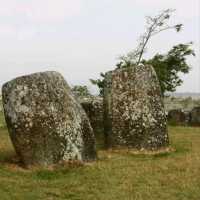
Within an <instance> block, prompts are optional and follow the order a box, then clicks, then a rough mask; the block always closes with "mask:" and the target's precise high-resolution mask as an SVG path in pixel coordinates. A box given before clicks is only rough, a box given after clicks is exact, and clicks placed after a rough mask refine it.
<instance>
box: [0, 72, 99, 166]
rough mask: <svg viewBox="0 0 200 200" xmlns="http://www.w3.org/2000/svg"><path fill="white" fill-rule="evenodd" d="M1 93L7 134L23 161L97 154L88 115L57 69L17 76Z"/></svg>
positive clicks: (47, 161)
mask: <svg viewBox="0 0 200 200" xmlns="http://www.w3.org/2000/svg"><path fill="white" fill-rule="evenodd" d="M2 94H3V107H4V112H5V118H6V122H7V126H8V130H9V133H10V137H11V140H12V142H13V145H14V147H15V150H16V152H17V154H18V155H19V157H20V158H21V160H22V162H23V163H24V164H25V165H42V166H48V165H51V164H56V163H59V162H62V161H90V160H94V159H95V158H96V150H95V139H94V133H93V130H92V128H91V125H90V123H89V119H88V117H87V115H86V113H85V112H84V110H83V109H82V107H81V105H80V104H79V103H78V102H77V101H76V99H75V98H74V96H73V94H72V92H71V90H70V87H69V86H68V84H67V82H66V81H65V80H64V78H63V77H62V76H61V75H60V74H59V73H57V72H42V73H35V74H31V75H28V76H22V77H19V78H16V79H14V80H12V81H10V82H7V83H6V84H4V85H3V88H2Z"/></svg>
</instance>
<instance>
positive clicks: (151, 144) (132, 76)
mask: <svg viewBox="0 0 200 200" xmlns="http://www.w3.org/2000/svg"><path fill="white" fill-rule="evenodd" d="M104 130H105V137H106V144H107V146H108V147H128V148H129V147H130V148H136V149H159V148H162V147H166V146H168V144H169V139H168V133H167V124H166V115H165V110H164V103H163V99H162V95H161V89H160V85H159V81H158V79H157V75H156V73H155V71H154V69H153V68H152V67H151V66H149V65H146V66H142V65H141V66H133V67H130V68H123V69H116V70H114V71H111V72H108V73H107V74H106V78H105V88H104Z"/></svg>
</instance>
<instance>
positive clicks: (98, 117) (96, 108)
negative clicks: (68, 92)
mask: <svg viewBox="0 0 200 200" xmlns="http://www.w3.org/2000/svg"><path fill="white" fill-rule="evenodd" d="M79 101H80V103H81V105H82V107H83V109H84V110H85V112H86V114H87V116H88V118H89V119H90V123H91V126H92V128H93V130H94V132H95V133H96V134H97V133H100V132H101V133H102V132H103V98H102V97H96V96H91V97H85V98H80V99H79Z"/></svg>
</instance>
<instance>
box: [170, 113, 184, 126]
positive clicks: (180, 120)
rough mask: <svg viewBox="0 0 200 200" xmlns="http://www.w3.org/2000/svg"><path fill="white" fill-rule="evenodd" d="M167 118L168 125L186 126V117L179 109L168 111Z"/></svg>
mask: <svg viewBox="0 0 200 200" xmlns="http://www.w3.org/2000/svg"><path fill="white" fill-rule="evenodd" d="M167 118H168V123H169V124H170V125H187V115H186V114H185V113H184V112H183V111H182V110H181V109H174V110H170V111H169V112H168V115H167Z"/></svg>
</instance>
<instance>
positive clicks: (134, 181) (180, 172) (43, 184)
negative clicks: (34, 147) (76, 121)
mask: <svg viewBox="0 0 200 200" xmlns="http://www.w3.org/2000/svg"><path fill="white" fill-rule="evenodd" d="M169 133H170V139H171V145H172V147H174V148H175V149H176V151H175V152H171V153H162V154H158V155H133V154H131V153H127V152H111V151H105V150H103V149H102V145H101V143H100V141H101V140H98V149H99V152H98V154H99V160H98V161H97V162H94V163H91V164H87V165H85V166H74V167H67V166H59V167H58V168H56V169H54V170H50V169H49V170H47V169H34V170H25V169H23V168H21V167H19V166H18V165H17V163H16V160H15V153H14V150H13V147H12V145H11V143H10V140H9V137H8V133H7V130H6V128H1V129H0V199H1V200H200V128H190V127H170V128H169Z"/></svg>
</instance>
